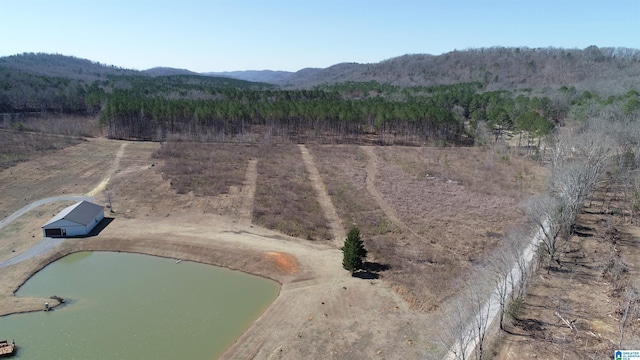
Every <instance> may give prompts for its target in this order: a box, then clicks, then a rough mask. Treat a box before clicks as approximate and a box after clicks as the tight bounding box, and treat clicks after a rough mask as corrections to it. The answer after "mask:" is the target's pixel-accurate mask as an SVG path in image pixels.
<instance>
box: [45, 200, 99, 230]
mask: <svg viewBox="0 0 640 360" xmlns="http://www.w3.org/2000/svg"><path fill="white" fill-rule="evenodd" d="M100 212H104V207H102V206H100V205H97V204H94V203H92V202H89V201H85V200H83V201H80V202H79V203H76V204H73V205H71V206H68V207H66V208H64V209H62V211H60V212H59V213H58V214H57V215H56V216H54V217H53V218H51V220H49V221H48V222H47V223H46V224H44V225H43V226H42V227H46V226H48V225H50V224H53V223H54V222H56V221H59V220H63V219H64V220H68V221H72V222H74V223H78V224H81V225H89V224H90V223H91V222H92V221H93V219H95V217H96V215H97V214H99V213H100Z"/></svg>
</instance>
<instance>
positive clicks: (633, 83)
mask: <svg viewBox="0 0 640 360" xmlns="http://www.w3.org/2000/svg"><path fill="white" fill-rule="evenodd" d="M372 80H373V81H377V82H380V83H388V84H393V85H397V86H402V87H407V86H431V85H438V84H445V85H448V84H456V83H461V82H476V81H478V82H481V83H483V84H484V85H486V86H487V88H488V89H491V90H495V89H516V88H540V87H545V86H562V85H573V86H576V88H578V89H579V90H589V91H592V92H594V91H595V92H601V93H605V95H611V94H613V93H619V92H622V91H625V90H629V89H631V88H638V87H640V50H637V49H626V48H598V47H595V46H591V47H588V48H586V49H584V50H578V49H559V48H539V49H529V48H501V47H495V48H485V49H472V50H464V51H452V52H449V53H446V54H443V55H439V56H433V55H424V54H416V55H404V56H400V57H396V58H392V59H389V60H385V61H382V62H380V63H376V64H356V63H345V64H337V65H334V66H331V67H329V68H326V69H304V70H301V71H299V72H297V73H295V74H294V75H292V76H291V77H289V78H288V79H287V80H285V81H284V82H283V83H282V85H285V86H290V87H294V88H300V87H313V86H315V85H318V84H323V83H336V82H343V81H372Z"/></svg>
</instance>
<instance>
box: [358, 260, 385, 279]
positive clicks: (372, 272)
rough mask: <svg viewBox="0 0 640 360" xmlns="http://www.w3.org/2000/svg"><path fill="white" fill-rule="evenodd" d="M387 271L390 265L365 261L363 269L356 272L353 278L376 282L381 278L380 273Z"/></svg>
mask: <svg viewBox="0 0 640 360" xmlns="http://www.w3.org/2000/svg"><path fill="white" fill-rule="evenodd" d="M387 270H389V265H386V264H380V263H377V262H369V261H365V262H364V263H363V264H362V269H360V270H358V271H356V272H354V273H353V274H352V276H353V277H357V278H360V279H365V280H375V279H379V278H380V274H379V273H380V272H383V271H387Z"/></svg>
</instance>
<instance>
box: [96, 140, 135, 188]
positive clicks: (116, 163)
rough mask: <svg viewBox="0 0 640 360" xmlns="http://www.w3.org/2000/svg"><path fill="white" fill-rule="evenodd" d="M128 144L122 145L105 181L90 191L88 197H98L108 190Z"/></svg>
mask: <svg viewBox="0 0 640 360" xmlns="http://www.w3.org/2000/svg"><path fill="white" fill-rule="evenodd" d="M127 144H128V143H126V142H125V143H123V144H122V145H120V149H119V150H118V153H117V154H116V157H115V159H114V160H113V164H112V165H111V168H109V172H108V173H107V175H106V176H105V177H104V179H102V181H101V182H100V183H99V184H98V185H97V186H96V187H95V188H93V190H91V191H89V193H88V194H87V196H96V195H98V194H99V193H100V192H102V191H104V190H105V189H106V188H107V185H108V184H109V180H111V177H112V176H113V175H114V174H115V173H116V171H117V170H118V165H119V164H120V160H121V159H122V157H123V156H124V149H125V148H126V147H127Z"/></svg>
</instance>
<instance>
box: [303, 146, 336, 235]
mask: <svg viewBox="0 0 640 360" xmlns="http://www.w3.org/2000/svg"><path fill="white" fill-rule="evenodd" d="M298 147H299V148H300V153H301V154H302V161H303V162H304V166H305V167H306V169H307V173H308V174H309V181H310V182H311V186H312V187H313V189H314V190H315V192H316V196H317V197H318V202H319V203H320V208H321V209H322V212H323V214H324V218H325V219H326V220H327V223H328V224H329V227H330V228H331V234H332V235H333V242H334V244H335V246H336V247H337V248H340V247H342V245H343V243H344V239H345V238H346V237H347V234H346V232H345V231H344V226H342V220H340V217H339V216H338V212H337V211H336V208H335V207H334V206H333V202H332V201H331V197H329V193H328V192H327V187H326V186H325V185H324V182H323V181H322V178H321V177H320V173H319V172H318V169H317V168H316V165H315V163H314V161H313V156H311V154H310V153H309V150H308V149H307V148H306V146H304V145H298Z"/></svg>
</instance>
